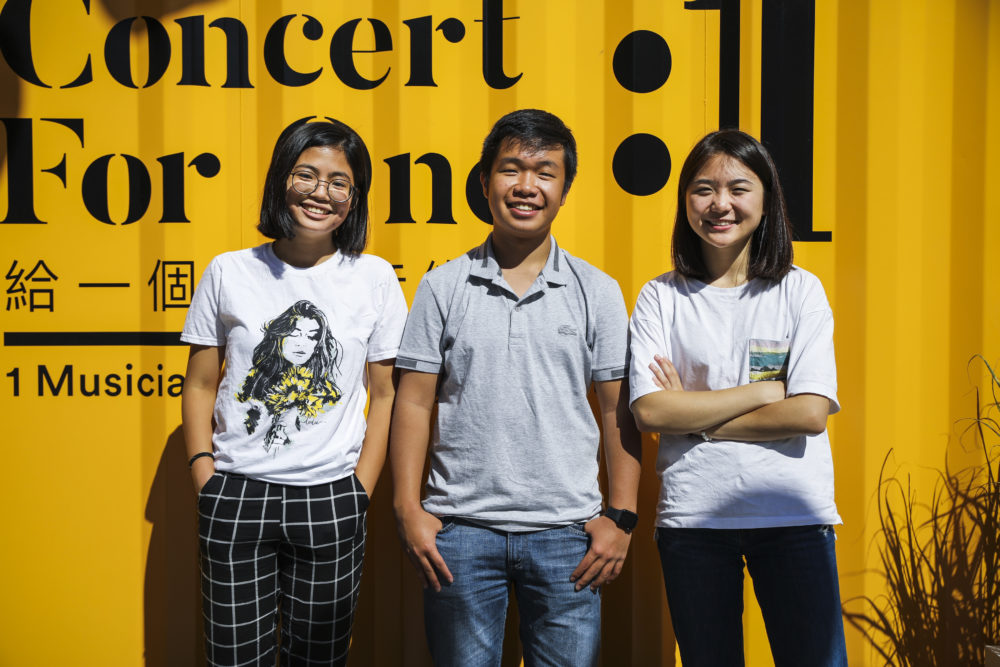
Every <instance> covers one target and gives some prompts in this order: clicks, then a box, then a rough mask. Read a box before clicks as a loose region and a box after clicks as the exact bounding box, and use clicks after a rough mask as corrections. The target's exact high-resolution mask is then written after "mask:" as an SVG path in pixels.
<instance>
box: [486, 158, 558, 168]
mask: <svg viewBox="0 0 1000 667" xmlns="http://www.w3.org/2000/svg"><path fill="white" fill-rule="evenodd" d="M506 164H514V165H517V166H518V167H524V166H526V165H527V164H528V163H527V162H526V161H524V160H522V159H521V158H519V157H504V158H500V160H499V161H497V167H502V166H504V165H506ZM532 164H535V165H538V166H539V167H547V168H549V169H560V168H561V166H560V164H559V163H558V162H556V161H555V160H539V161H537V162H532Z"/></svg>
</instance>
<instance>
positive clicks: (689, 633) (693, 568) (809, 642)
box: [656, 526, 847, 667]
mask: <svg viewBox="0 0 1000 667" xmlns="http://www.w3.org/2000/svg"><path fill="white" fill-rule="evenodd" d="M835 541H836V535H835V534H834V532H833V528H832V527H830V526H790V527H784V528H755V529H747V530H715V529H707V528H657V529H656V545H657V547H659V550H660V564H661V565H662V567H663V581H664V583H665V584H666V588H667V603H668V605H669V607H670V616H671V619H672V621H673V624H674V635H675V636H676V637H677V646H678V648H680V652H681V660H682V661H683V663H684V667H697V666H698V665H742V664H743V618H742V617H743V563H744V559H745V562H746V566H747V570H748V571H749V572H750V576H751V577H752V578H753V587H754V592H755V593H756V595H757V602H758V603H759V604H760V609H761V612H762V613H763V616H764V626H765V628H766V629H767V638H768V641H769V643H770V645H771V654H772V655H773V657H774V663H775V665H777V666H778V667H781V666H782V665H810V666H811V667H821V666H825V665H830V666H833V665H837V666H840V665H847V649H846V646H845V644H844V622H843V618H842V617H841V609H840V590H839V585H838V580H837V557H836V554H835V553H834V542H835Z"/></svg>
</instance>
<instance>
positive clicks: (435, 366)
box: [396, 272, 447, 373]
mask: <svg viewBox="0 0 1000 667" xmlns="http://www.w3.org/2000/svg"><path fill="white" fill-rule="evenodd" d="M432 275H433V272H431V273H428V274H426V275H424V277H423V278H422V279H421V281H420V285H418V286H417V293H416V295H415V296H414V297H413V307H412V308H410V315H409V317H407V318H406V327H405V328H404V329H403V340H402V342H401V343H400V345H399V354H397V355H396V368H402V369H406V370H414V371H420V372H422V373H439V372H440V371H441V364H442V362H443V361H444V357H443V355H442V351H441V336H442V334H443V333H444V319H445V316H446V315H447V313H446V312H445V311H444V310H443V308H442V304H441V303H439V301H438V297H437V295H436V294H435V292H434V289H433V288H432V287H431V282H430V278H431V276H432Z"/></svg>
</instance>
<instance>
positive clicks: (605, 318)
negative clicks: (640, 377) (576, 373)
mask: <svg viewBox="0 0 1000 667" xmlns="http://www.w3.org/2000/svg"><path fill="white" fill-rule="evenodd" d="M592 358H593V363H592V365H591V368H592V371H591V380H592V381H594V382H609V381H611V380H623V379H625V376H626V375H627V373H628V310H627V309H626V308H625V297H623V296H622V290H621V287H619V285H618V283H617V282H616V281H615V280H614V279H613V278H611V277H606V280H604V281H602V284H601V291H600V299H599V300H598V303H597V308H596V312H595V314H594V350H593V357H592Z"/></svg>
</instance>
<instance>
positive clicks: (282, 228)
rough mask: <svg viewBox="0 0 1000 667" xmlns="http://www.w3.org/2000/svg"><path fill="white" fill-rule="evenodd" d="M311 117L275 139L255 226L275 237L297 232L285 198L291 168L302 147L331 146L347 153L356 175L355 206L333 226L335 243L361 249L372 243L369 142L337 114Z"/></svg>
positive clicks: (351, 249) (343, 248) (350, 250)
mask: <svg viewBox="0 0 1000 667" xmlns="http://www.w3.org/2000/svg"><path fill="white" fill-rule="evenodd" d="M311 118H313V116H309V117H307V118H301V119H299V120H297V121H295V122H294V123H292V124H291V125H289V126H288V127H286V128H285V129H284V131H283V132H282V133H281V135H280V136H279V137H278V141H277V142H276V143H275V144H274V152H273V153H272V154H271V164H270V166H268V168H267V176H266V177H265V178H264V194H263V196H262V197H261V202H260V223H258V225H257V229H258V230H259V231H260V233H261V234H263V235H264V236H266V237H268V238H271V239H283V238H284V239H290V238H293V237H294V236H295V219H294V218H293V217H292V214H291V212H289V210H288V202H287V200H286V192H287V179H288V174H289V173H290V172H291V171H292V167H294V166H295V162H296V161H297V160H298V159H299V156H300V155H302V152H303V151H304V150H306V149H309V148H312V147H314V146H329V147H331V148H336V149H338V150H340V151H342V152H343V153H344V156H345V157H346V158H347V163H348V164H349V165H350V166H351V172H353V175H354V196H353V197H351V201H350V204H351V208H350V210H349V211H348V213H347V218H346V219H345V220H344V222H343V223H342V224H341V225H340V226H339V227H337V229H335V230H334V231H333V243H334V245H336V246H337V249H338V250H340V251H341V252H343V253H347V254H351V255H357V254H360V253H361V251H363V250H364V249H365V245H366V244H367V243H368V192H369V190H370V189H371V182H372V160H371V157H370V156H369V155H368V148H367V147H366V146H365V142H364V141H363V140H362V139H361V137H360V136H359V135H358V133H357V132H355V131H354V130H353V129H351V128H350V127H349V126H347V125H345V124H344V123H342V122H340V121H339V120H334V119H333V118H327V119H326V120H322V121H316V122H313V123H310V122H308V121H309V120H310V119H311Z"/></svg>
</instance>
